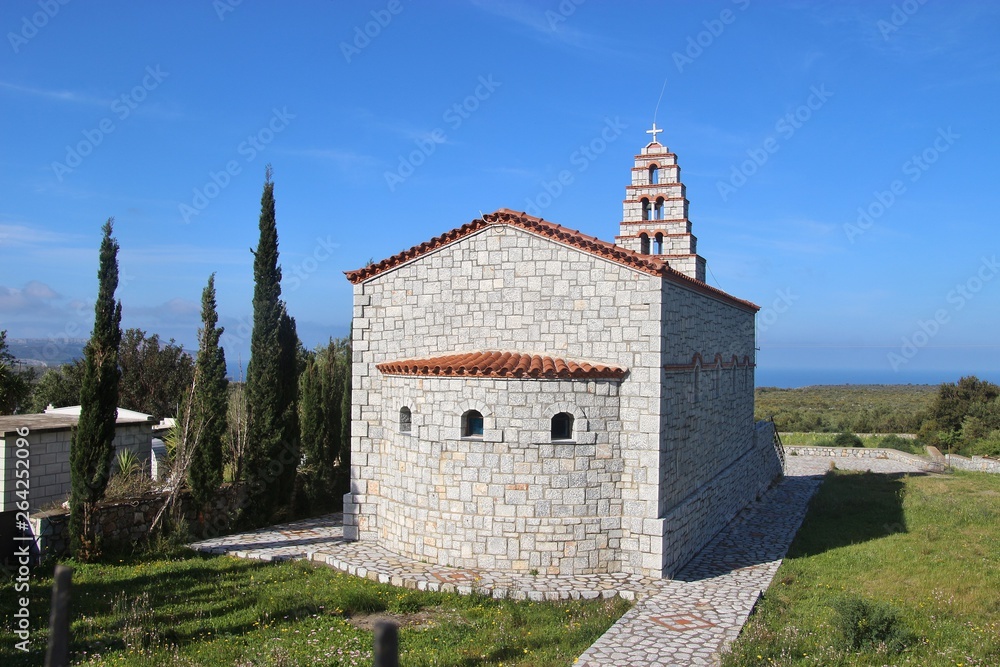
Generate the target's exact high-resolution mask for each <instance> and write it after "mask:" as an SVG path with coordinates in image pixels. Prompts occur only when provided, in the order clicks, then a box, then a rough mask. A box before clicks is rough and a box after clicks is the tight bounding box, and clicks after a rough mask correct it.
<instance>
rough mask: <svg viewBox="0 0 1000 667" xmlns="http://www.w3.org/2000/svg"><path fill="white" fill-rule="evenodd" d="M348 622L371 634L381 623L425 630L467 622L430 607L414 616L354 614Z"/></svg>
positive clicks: (449, 611) (385, 613) (453, 614)
mask: <svg viewBox="0 0 1000 667" xmlns="http://www.w3.org/2000/svg"><path fill="white" fill-rule="evenodd" d="M346 620H347V622H348V623H350V624H351V625H353V626H354V627H356V628H357V629H359V630H367V631H369V632H371V631H373V630H374V629H375V624H376V623H378V622H379V621H391V622H392V623H395V624H396V625H398V626H399V627H401V628H423V627H428V626H433V625H438V624H439V623H445V622H447V623H464V622H465V621H464V620H462V618H461V616H459V615H458V613H457V612H455V611H454V610H451V609H442V608H441V607H428V608H427V609H421V610H420V611H416V612H413V613H412V614H390V613H389V612H385V611H379V612H375V613H372V614H354V615H353V616H350V617H348V618H347V619H346Z"/></svg>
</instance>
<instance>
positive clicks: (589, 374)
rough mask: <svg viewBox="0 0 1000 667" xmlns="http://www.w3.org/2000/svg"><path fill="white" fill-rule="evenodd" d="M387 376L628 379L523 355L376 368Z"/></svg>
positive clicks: (603, 368)
mask: <svg viewBox="0 0 1000 667" xmlns="http://www.w3.org/2000/svg"><path fill="white" fill-rule="evenodd" d="M376 368H378V369H379V371H381V372H382V373H384V374H386V375H432V376H438V377H488V378H537V379H545V380H549V379H559V380H566V379H573V380H593V379H601V378H604V379H613V380H620V379H622V378H624V377H625V372H626V371H625V369H624V368H620V367H618V366H610V365H606V364H597V363H595V364H592V363H590V362H587V361H572V360H570V359H560V358H558V357H550V356H547V355H539V354H527V353H523V352H489V351H487V352H482V351H480V352H456V353H453V354H446V355H442V356H436V357H426V358H422V359H403V360H400V361H387V362H384V363H381V364H377V365H376Z"/></svg>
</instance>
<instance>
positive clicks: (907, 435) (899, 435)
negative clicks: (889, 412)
mask: <svg viewBox="0 0 1000 667" xmlns="http://www.w3.org/2000/svg"><path fill="white" fill-rule="evenodd" d="M800 433H805V431H779V432H778V435H779V436H781V437H782V438H784V437H785V436H786V435H799V434H800ZM812 433H816V434H818V435H828V436H830V437H831V438H836V437H837V436H838V435H840V433H819V432H817V431H813V432H812ZM854 435H856V436H858V437H859V438H887V437H889V436H890V435H894V436H896V437H897V438H902V439H903V440H916V439H917V434H916V433H854Z"/></svg>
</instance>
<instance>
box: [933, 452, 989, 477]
mask: <svg viewBox="0 0 1000 667" xmlns="http://www.w3.org/2000/svg"><path fill="white" fill-rule="evenodd" d="M944 459H945V461H947V462H948V466H949V467H951V468H955V469H956V470H972V471H974V472H990V473H993V474H1000V459H991V458H989V457H986V456H973V457H972V458H971V459H970V458H967V457H965V456H959V455H958V454H945V455H944Z"/></svg>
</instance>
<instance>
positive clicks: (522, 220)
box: [345, 208, 760, 312]
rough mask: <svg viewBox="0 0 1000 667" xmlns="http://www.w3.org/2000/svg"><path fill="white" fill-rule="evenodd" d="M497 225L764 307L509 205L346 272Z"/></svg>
mask: <svg viewBox="0 0 1000 667" xmlns="http://www.w3.org/2000/svg"><path fill="white" fill-rule="evenodd" d="M493 225H506V226H509V227H516V228H518V229H522V230H525V231H527V232H529V233H532V234H535V235H537V236H541V237H543V238H547V239H550V240H552V241H555V242H557V243H561V244H564V245H568V246H570V247H573V248H576V249H578V250H582V251H584V252H587V253H589V254H591V255H595V256H597V257H601V258H604V259H607V260H609V261H612V262H616V263H618V264H621V265H623V266H627V267H629V268H632V269H635V270H637V271H641V272H643V273H647V274H649V275H653V276H659V277H662V278H664V279H665V280H668V281H670V282H672V283H675V284H678V285H681V286H684V287H687V288H689V289H693V290H695V291H697V292H701V293H702V294H706V295H708V296H712V297H715V298H717V299H720V300H722V301H725V302H726V303H729V304H731V305H734V306H737V307H739V308H743V309H747V310H752V311H753V312H757V311H758V310H760V307H759V306H757V305H755V304H753V303H751V302H750V301H744V300H743V299H737V298H736V297H734V296H732V295H730V294H728V293H726V292H723V291H722V290H720V289H717V288H715V287H711V286H710V285H707V284H705V283H703V282H701V281H700V280H696V279H694V278H691V277H689V276H686V275H684V274H683V273H681V272H680V271H677V270H675V269H672V268H670V266H669V265H668V264H667V261H666V260H665V259H663V258H661V257H659V256H657V255H643V254H641V253H638V252H634V251H632V250H628V249H626V248H622V247H620V246H616V245H615V244H613V243H608V242H607V241H602V240H601V239H599V238H596V237H594V236H589V235H587V234H584V233H582V232H579V231H577V230H575V229H569V228H567V227H563V226H562V225H557V224H555V223H553V222H548V221H547V220H543V219H541V218H536V217H534V216H531V215H528V214H527V213H518V212H517V211H512V210H510V209H506V208H502V209H499V210H498V211H495V212H494V213H487V214H486V215H484V216H483V217H482V218H477V219H475V220H473V221H472V222H469V223H466V224H464V225H462V226H461V227H458V228H456V229H452V230H451V231H449V232H445V233H444V234H441V235H440V236H436V237H434V238H432V239H431V240H429V241H425V242H424V243H421V244H419V245H416V246H413V247H412V248H410V249H409V250H404V251H403V252H401V253H398V254H395V255H393V256H392V257H388V258H386V259H383V260H382V261H381V262H376V263H375V264H371V265H370V266H366V267H364V268H361V269H356V270H354V271H346V272H345V274H346V275H347V279H348V280H349V281H351V282H352V283H355V284H356V283H361V282H364V281H366V280H368V279H370V278H374V277H375V276H377V275H379V274H382V273H385V272H387V271H390V270H391V269H394V268H396V267H397V266H401V265H403V264H406V263H408V262H410V261H413V260H415V259H417V258H419V257H422V256H423V255H426V254H428V253H430V252H432V251H434V250H437V249H439V248H443V247H444V246H447V245H450V244H452V243H455V242H456V241H459V240H461V239H463V238H465V237H466V236H470V235H471V234H474V233H476V232H479V231H482V230H483V229H486V228H487V227H490V226H493Z"/></svg>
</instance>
